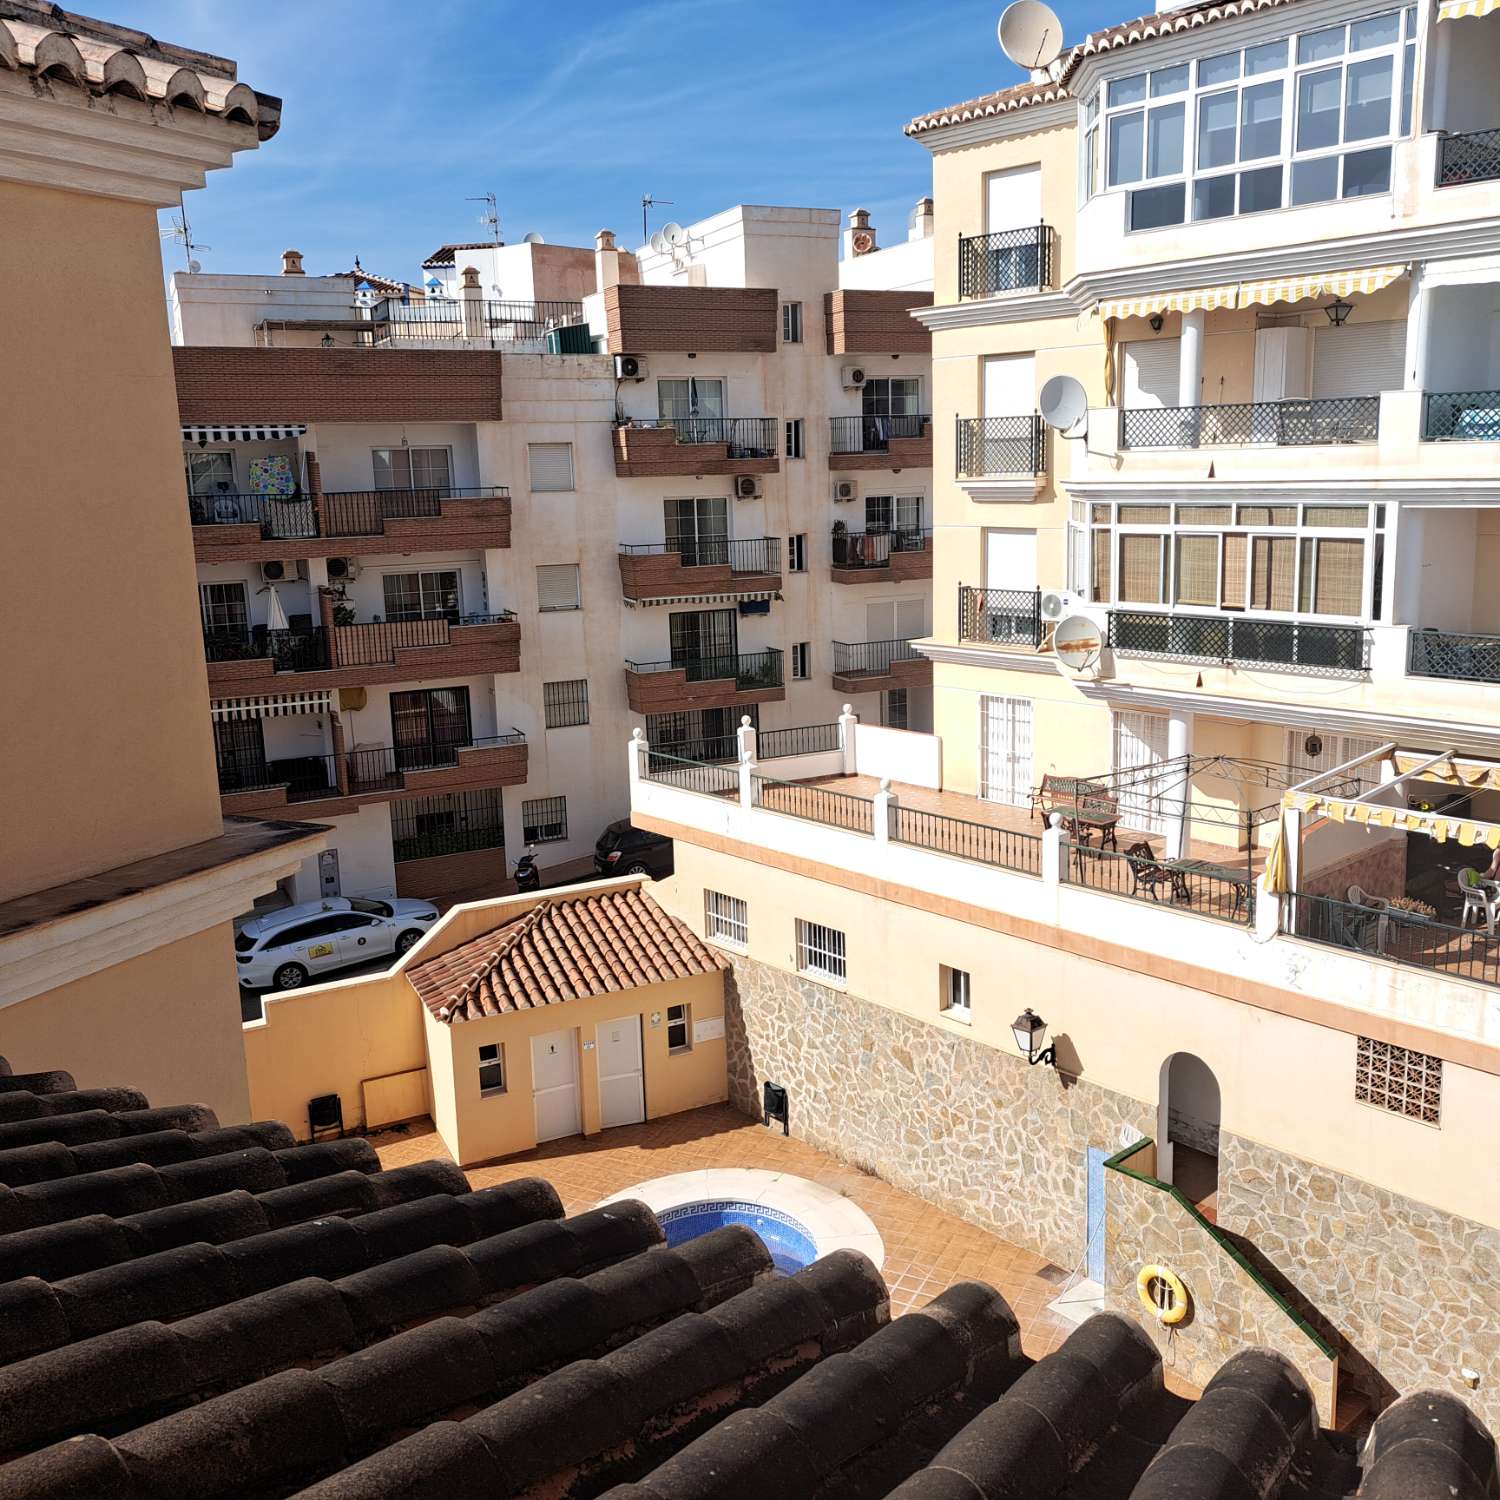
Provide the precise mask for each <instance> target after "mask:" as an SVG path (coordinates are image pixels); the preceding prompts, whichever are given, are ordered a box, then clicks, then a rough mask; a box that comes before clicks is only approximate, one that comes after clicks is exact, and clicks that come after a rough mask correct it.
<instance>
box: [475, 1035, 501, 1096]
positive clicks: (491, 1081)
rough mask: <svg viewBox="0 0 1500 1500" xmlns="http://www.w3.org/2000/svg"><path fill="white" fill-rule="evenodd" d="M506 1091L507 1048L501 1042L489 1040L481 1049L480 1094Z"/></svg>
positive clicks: (485, 1094) (488, 1094) (487, 1094)
mask: <svg viewBox="0 0 1500 1500" xmlns="http://www.w3.org/2000/svg"><path fill="white" fill-rule="evenodd" d="M504 1092H505V1048H504V1045H503V1044H502V1043H500V1042H487V1043H486V1044H485V1045H484V1046H483V1047H481V1048H480V1049H479V1096H480V1098H481V1099H484V1098H488V1097H489V1096H490V1095H491V1094H503V1093H504Z"/></svg>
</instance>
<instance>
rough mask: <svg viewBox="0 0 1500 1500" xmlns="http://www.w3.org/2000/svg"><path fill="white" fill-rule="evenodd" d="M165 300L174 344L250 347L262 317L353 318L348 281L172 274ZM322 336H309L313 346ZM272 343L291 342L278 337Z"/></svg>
mask: <svg viewBox="0 0 1500 1500" xmlns="http://www.w3.org/2000/svg"><path fill="white" fill-rule="evenodd" d="M168 301H169V313H170V317H171V324H172V342H173V343H174V344H210V345H217V346H225V345H246V344H251V345H253V344H255V343H257V342H259V341H258V340H257V338H256V334H255V325H256V324H257V323H259V322H260V321H262V320H263V319H265V318H350V317H353V316H354V282H353V281H352V280H351V279H350V278H349V277H347V276H237V275H222V274H217V273H214V272H208V271H200V272H198V273H197V274H196V275H194V274H190V273H189V272H187V271H174V272H173V273H172V279H171V282H170V283H169V290H168ZM321 336H322V335H321V334H314V335H313V336H312V342H314V343H316V342H317V340H318V339H319V338H321ZM277 342H278V344H282V345H284V344H287V343H291V342H295V340H292V339H288V338H286V337H284V336H279V337H278V339H277ZM227 415H229V416H230V418H231V419H232V418H233V415H234V414H232V413H231V414H227ZM241 420H243V418H241Z"/></svg>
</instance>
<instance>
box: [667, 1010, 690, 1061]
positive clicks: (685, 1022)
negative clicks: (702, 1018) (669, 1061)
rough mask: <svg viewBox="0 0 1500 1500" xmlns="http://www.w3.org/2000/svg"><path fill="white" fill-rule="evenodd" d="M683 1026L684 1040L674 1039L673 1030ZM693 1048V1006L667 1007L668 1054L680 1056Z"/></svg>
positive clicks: (669, 1055)
mask: <svg viewBox="0 0 1500 1500" xmlns="http://www.w3.org/2000/svg"><path fill="white" fill-rule="evenodd" d="M679 1027H680V1028H681V1033H682V1040H681V1041H680V1042H674V1041H673V1040H672V1033H673V1031H675V1030H677V1029H678V1028H679ZM692 1050H693V1007H692V1006H691V1005H669V1006H668V1007H667V1056H668V1057H680V1056H681V1055H682V1054H683V1053H684V1052H691V1051H692Z"/></svg>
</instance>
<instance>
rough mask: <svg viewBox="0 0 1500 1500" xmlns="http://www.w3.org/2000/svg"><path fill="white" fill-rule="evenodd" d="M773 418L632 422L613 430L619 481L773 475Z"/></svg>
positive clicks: (777, 465)
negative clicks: (690, 476) (685, 476)
mask: <svg viewBox="0 0 1500 1500" xmlns="http://www.w3.org/2000/svg"><path fill="white" fill-rule="evenodd" d="M776 428H777V422H776V418H775V417H663V418H660V419H655V420H653V419H648V418H632V419H631V420H630V421H628V422H626V423H623V424H622V425H621V426H619V427H616V428H615V429H614V444H615V475H616V477H617V478H620V479H649V478H651V477H652V476H654V475H661V474H679V475H696V476H706V475H734V474H775V473H777V472H778V471H779V470H780V468H781V461H780V459H779V457H778V456H777V455H778V453H779V451H780V450H779V448H778V447H777V432H776Z"/></svg>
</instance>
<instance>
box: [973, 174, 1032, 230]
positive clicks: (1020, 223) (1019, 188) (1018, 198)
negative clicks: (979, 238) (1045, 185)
mask: <svg viewBox="0 0 1500 1500" xmlns="http://www.w3.org/2000/svg"><path fill="white" fill-rule="evenodd" d="M1041 222H1042V169H1041V167H1040V166H1031V167H1012V168H1010V170H1009V171H1006V172H990V173H988V174H987V175H986V177H985V179H984V227H985V230H986V232H987V233H989V234H996V233H998V232H999V231H1000V230H1002V229H1035V228H1036V226H1037V225H1038V224H1040V223H1041Z"/></svg>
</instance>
